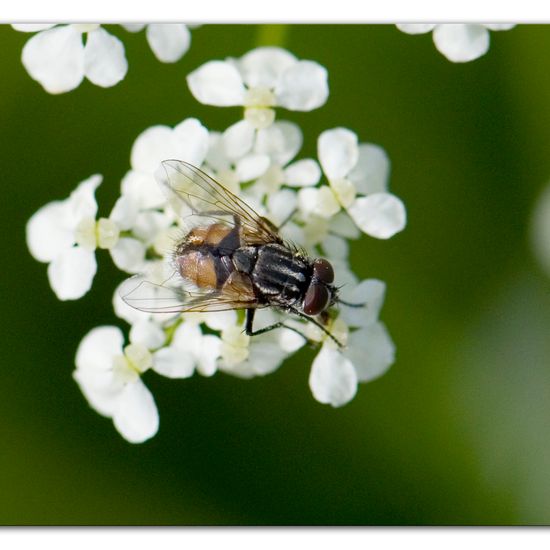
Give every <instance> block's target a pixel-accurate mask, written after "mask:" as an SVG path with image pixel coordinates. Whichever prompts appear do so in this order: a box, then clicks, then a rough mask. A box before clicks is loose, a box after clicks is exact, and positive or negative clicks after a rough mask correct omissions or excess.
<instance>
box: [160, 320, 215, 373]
mask: <svg viewBox="0 0 550 550" xmlns="http://www.w3.org/2000/svg"><path fill="white" fill-rule="evenodd" d="M220 347H221V340H220V338H218V337H217V336H214V335H212V334H203V333H202V331H201V328H200V326H199V325H198V323H196V322H193V321H192V320H187V321H186V322H183V323H182V324H181V325H179V327H178V328H177V329H176V330H175V332H174V337H173V339H172V342H171V344H170V346H168V347H164V348H161V349H160V350H158V351H156V352H155V354H154V356H153V369H154V370H155V371H156V372H158V373H159V374H162V375H163V376H167V377H169V378H189V377H190V376H192V375H193V373H194V372H195V370H197V371H198V372H199V373H200V374H202V375H203V376H212V375H213V374H214V373H215V372H216V370H217V366H216V362H217V359H218V357H219V356H220Z"/></svg>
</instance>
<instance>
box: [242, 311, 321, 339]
mask: <svg viewBox="0 0 550 550" xmlns="http://www.w3.org/2000/svg"><path fill="white" fill-rule="evenodd" d="M255 313H256V310H255V309H253V308H250V309H247V310H246V324H245V329H244V330H245V332H246V334H247V336H258V335H259V334H264V333H265V332H269V331H271V330H275V329H277V328H287V329H289V330H292V331H293V332H295V333H296V334H299V335H300V336H301V337H302V338H304V339H305V340H306V341H307V342H308V343H311V342H310V340H309V338H308V337H307V336H306V335H305V334H303V333H302V332H300V331H299V330H298V329H296V328H294V327H290V326H288V325H285V324H284V323H283V322H282V321H279V322H278V323H273V324H272V325H268V326H267V327H264V328H261V329H259V330H253V328H252V325H253V323H254V314H255Z"/></svg>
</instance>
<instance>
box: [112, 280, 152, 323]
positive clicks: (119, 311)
mask: <svg viewBox="0 0 550 550" xmlns="http://www.w3.org/2000/svg"><path fill="white" fill-rule="evenodd" d="M130 279H131V280H135V279H138V277H130ZM140 280H142V279H141V278H140ZM130 284H131V283H129V280H128V279H125V280H124V281H122V283H120V284H119V285H118V286H117V288H116V289H115V292H114V294H113V309H114V312H115V315H116V316H117V317H120V318H121V319H124V320H125V321H126V322H127V323H129V324H130V325H133V324H134V323H138V322H140V321H143V320H146V319H149V317H150V314H149V313H146V312H144V311H140V310H138V309H136V308H134V307H132V306H129V305H128V304H127V303H126V302H125V301H124V300H123V299H122V298H121V296H124V294H125V292H126V291H127V289H128V286H129V285H130ZM134 284H135V286H137V285H138V284H139V282H135V283H134Z"/></svg>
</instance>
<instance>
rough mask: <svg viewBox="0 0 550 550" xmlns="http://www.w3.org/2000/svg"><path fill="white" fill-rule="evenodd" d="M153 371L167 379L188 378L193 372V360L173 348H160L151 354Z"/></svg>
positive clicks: (184, 352)
mask: <svg viewBox="0 0 550 550" xmlns="http://www.w3.org/2000/svg"><path fill="white" fill-rule="evenodd" d="M153 370H154V371H155V372H158V373H159V374H162V376H166V377H168V378H189V377H190V376H192V375H193V372H195V358H194V357H193V355H192V354H191V353H190V352H186V351H183V350H181V349H179V348H176V347H173V346H170V347H168V348H162V349H159V350H158V351H157V352H155V353H154V354H153Z"/></svg>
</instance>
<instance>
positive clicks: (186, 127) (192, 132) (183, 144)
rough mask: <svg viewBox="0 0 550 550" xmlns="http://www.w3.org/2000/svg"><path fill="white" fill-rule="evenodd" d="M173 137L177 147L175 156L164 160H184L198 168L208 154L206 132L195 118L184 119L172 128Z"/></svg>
mask: <svg viewBox="0 0 550 550" xmlns="http://www.w3.org/2000/svg"><path fill="white" fill-rule="evenodd" d="M174 136H175V139H176V147H177V150H176V153H175V156H171V157H166V158H176V159H181V160H186V161H187V162H190V163H191V164H194V165H195V166H200V165H201V164H202V163H203V162H204V159H205V158H206V153H207V152H208V146H209V143H210V141H209V139H208V130H207V129H206V128H205V127H204V126H203V125H202V124H201V122H200V121H199V120H197V119H196V118H186V119H185V120H184V121H182V122H180V123H179V124H178V125H177V126H175V127H174ZM163 160H165V159H163Z"/></svg>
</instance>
